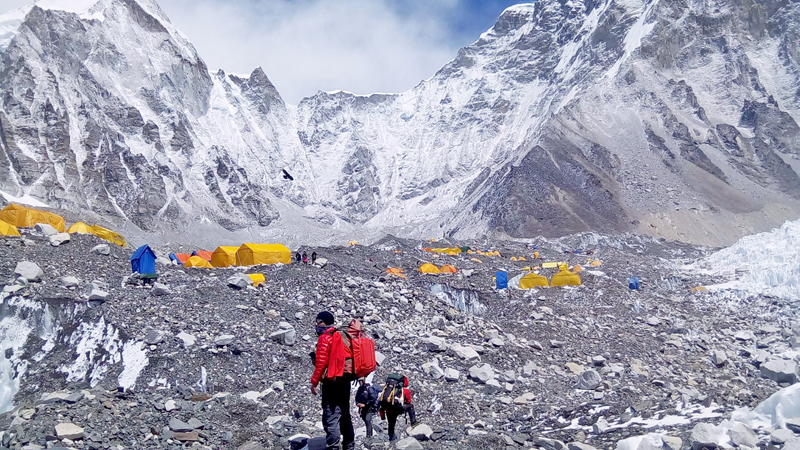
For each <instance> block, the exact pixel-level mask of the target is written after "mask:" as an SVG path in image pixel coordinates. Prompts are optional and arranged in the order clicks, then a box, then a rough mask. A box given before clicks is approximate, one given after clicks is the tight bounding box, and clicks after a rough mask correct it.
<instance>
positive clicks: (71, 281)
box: [61, 277, 80, 288]
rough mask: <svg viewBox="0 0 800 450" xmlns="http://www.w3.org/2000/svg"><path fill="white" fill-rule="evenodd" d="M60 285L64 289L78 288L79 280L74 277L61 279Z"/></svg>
mask: <svg viewBox="0 0 800 450" xmlns="http://www.w3.org/2000/svg"><path fill="white" fill-rule="evenodd" d="M61 284H62V285H63V286H64V287H65V288H74V287H78V285H79V284H80V280H78V279H77V278H75V277H63V278H62V279H61Z"/></svg>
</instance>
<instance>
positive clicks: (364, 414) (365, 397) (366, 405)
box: [356, 378, 380, 439]
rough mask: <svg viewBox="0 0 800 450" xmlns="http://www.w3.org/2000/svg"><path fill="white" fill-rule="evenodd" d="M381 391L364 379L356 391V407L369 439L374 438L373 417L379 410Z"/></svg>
mask: <svg viewBox="0 0 800 450" xmlns="http://www.w3.org/2000/svg"><path fill="white" fill-rule="evenodd" d="M379 396H380V391H379V390H378V388H377V387H375V386H373V385H371V384H369V383H367V382H366V380H365V379H364V378H360V379H359V380H358V390H357V391H356V406H358V413H359V415H360V416H361V420H363V421H364V425H365V426H366V427H367V439H370V438H371V437H372V417H373V416H374V415H375V412H376V411H377V410H378V397H379Z"/></svg>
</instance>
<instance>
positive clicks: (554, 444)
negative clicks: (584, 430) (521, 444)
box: [533, 437, 567, 450]
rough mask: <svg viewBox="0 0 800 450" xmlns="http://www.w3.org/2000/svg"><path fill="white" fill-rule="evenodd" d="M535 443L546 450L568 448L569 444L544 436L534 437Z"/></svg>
mask: <svg viewBox="0 0 800 450" xmlns="http://www.w3.org/2000/svg"><path fill="white" fill-rule="evenodd" d="M533 445H534V446H536V447H541V448H543V449H545V450H564V449H566V448H567V446H566V445H565V444H564V443H563V442H561V441H559V440H556V439H548V438H543V437H540V438H536V439H534V440H533Z"/></svg>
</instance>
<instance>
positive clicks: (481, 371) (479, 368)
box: [469, 364, 495, 383]
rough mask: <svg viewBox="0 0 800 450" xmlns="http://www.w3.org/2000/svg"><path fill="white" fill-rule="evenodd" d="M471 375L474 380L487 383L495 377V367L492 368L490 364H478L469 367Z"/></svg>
mask: <svg viewBox="0 0 800 450" xmlns="http://www.w3.org/2000/svg"><path fill="white" fill-rule="evenodd" d="M469 377H470V378H472V379H473V380H476V381H480V382H481V383H486V382H487V381H489V380H492V379H494V377H495V373H494V369H492V366H490V365H489V364H482V365H477V364H476V365H474V366H472V367H470V368H469Z"/></svg>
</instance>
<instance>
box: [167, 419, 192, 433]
mask: <svg viewBox="0 0 800 450" xmlns="http://www.w3.org/2000/svg"><path fill="white" fill-rule="evenodd" d="M169 429H170V430H172V431H177V432H186V431H192V430H194V427H193V426H191V425H189V424H188V423H186V422H184V421H182V420H180V419H177V418H175V417H173V418H172V419H169Z"/></svg>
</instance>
